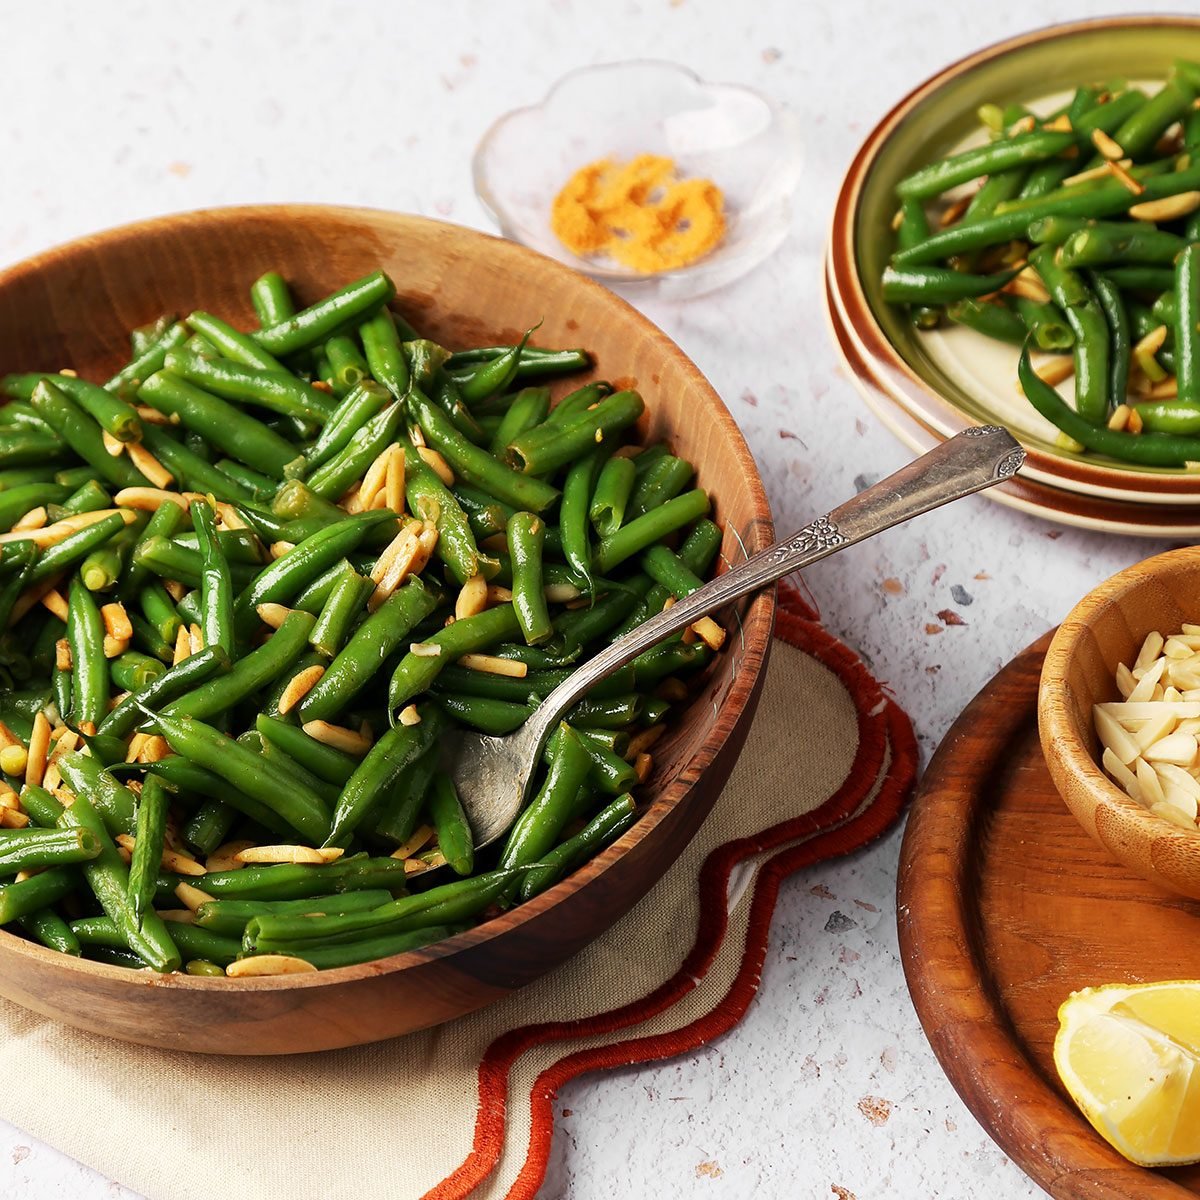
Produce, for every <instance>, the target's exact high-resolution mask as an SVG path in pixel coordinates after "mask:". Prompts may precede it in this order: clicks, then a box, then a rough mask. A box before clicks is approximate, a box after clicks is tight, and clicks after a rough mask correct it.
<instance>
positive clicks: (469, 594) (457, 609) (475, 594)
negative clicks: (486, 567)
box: [454, 575, 488, 621]
mask: <svg viewBox="0 0 1200 1200" xmlns="http://www.w3.org/2000/svg"><path fill="white" fill-rule="evenodd" d="M487 602H488V582H487V580H486V579H484V577H483V576H482V575H472V576H471V578H470V579H468V580H467V582H466V583H464V584H463V585H462V588H461V589H460V590H459V593H458V596H457V597H456V598H455V600H454V616H455V619H456V620H459V621H461V620H462V619H463V618H464V617H474V616H478V614H479V613H481V612H483V610H484V609H485V608H486V607H487Z"/></svg>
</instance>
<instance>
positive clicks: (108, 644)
mask: <svg viewBox="0 0 1200 1200" xmlns="http://www.w3.org/2000/svg"><path fill="white" fill-rule="evenodd" d="M128 649H129V638H115V637H111V636H110V635H109V634H105V635H104V657H105V658H119V657H120V656H121V655H122V654H124V653H125V651H126V650H128Z"/></svg>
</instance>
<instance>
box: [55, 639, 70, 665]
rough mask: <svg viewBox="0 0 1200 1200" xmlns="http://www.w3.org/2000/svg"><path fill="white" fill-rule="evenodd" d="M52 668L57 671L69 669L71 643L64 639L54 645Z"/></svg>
mask: <svg viewBox="0 0 1200 1200" xmlns="http://www.w3.org/2000/svg"><path fill="white" fill-rule="evenodd" d="M54 667H55V670H58V671H69V670H70V669H71V643H70V642H68V641H67V639H66V638H65V637H62V638H59V639H58V641H57V642H55V643H54Z"/></svg>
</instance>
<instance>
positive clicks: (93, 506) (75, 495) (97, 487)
mask: <svg viewBox="0 0 1200 1200" xmlns="http://www.w3.org/2000/svg"><path fill="white" fill-rule="evenodd" d="M50 507H51V509H53V510H54V512H53V516H54V519H55V520H58V519H60V518H61V517H64V516H70V515H72V514H77V513H85V512H96V511H97V510H98V509H101V508H112V496H110V495H109V494H108V492H107V491H105V489H104V485H103V484H102V483H100V481H99V480H96V479H89V480H88V482H87V483H85V484H83V485H82V486H80V487H78V488H76V489H75V491H73V492H72V493H71V494H70V495H69V496H68V497H67V498H66V499H65V500H64V501H63V502H62V503H61V504H56V505H51V506H50Z"/></svg>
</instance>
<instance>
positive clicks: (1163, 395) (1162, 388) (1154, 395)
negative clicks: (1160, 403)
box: [1146, 375, 1179, 400]
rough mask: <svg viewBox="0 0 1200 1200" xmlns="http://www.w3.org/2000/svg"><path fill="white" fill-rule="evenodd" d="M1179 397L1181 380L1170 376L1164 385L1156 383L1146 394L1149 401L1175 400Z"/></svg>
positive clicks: (1163, 382)
mask: <svg viewBox="0 0 1200 1200" xmlns="http://www.w3.org/2000/svg"><path fill="white" fill-rule="evenodd" d="M1178 395H1179V380H1178V379H1176V378H1175V376H1174V375H1170V376H1168V377H1167V378H1166V379H1164V380H1163V381H1162V383H1156V384H1155V385H1154V386H1153V387H1152V388H1150V389H1149V390H1148V391H1147V392H1146V399H1147V400H1174V399H1175V397H1176V396H1178Z"/></svg>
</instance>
